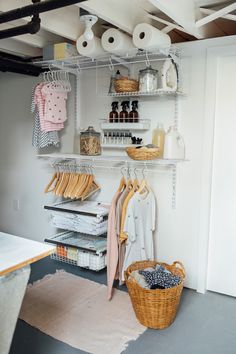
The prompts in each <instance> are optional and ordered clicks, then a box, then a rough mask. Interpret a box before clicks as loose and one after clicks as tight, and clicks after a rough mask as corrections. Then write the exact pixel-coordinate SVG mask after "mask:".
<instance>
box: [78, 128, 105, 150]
mask: <svg viewBox="0 0 236 354" xmlns="http://www.w3.org/2000/svg"><path fill="white" fill-rule="evenodd" d="M80 154H81V155H88V156H96V155H101V134H100V133H99V132H96V131H95V130H94V128H93V127H92V126H89V127H88V129H87V130H85V131H83V132H81V133H80Z"/></svg>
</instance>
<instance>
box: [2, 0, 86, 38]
mask: <svg viewBox="0 0 236 354" xmlns="http://www.w3.org/2000/svg"><path fill="white" fill-rule="evenodd" d="M28 4H31V1H28V0H27V3H26V1H25V0H7V1H5V0H0V11H3V12H7V11H10V10H13V9H16V8H18V7H23V6H25V5H28ZM40 18H41V28H42V29H44V30H46V31H48V32H51V33H54V34H56V35H59V36H62V37H64V38H67V39H70V40H73V41H75V40H76V39H77V38H78V37H79V36H80V35H81V34H82V33H83V26H82V25H81V23H80V21H79V9H78V7H77V6H76V7H75V6H70V7H65V8H61V9H57V10H53V11H49V12H44V13H42V14H40ZM23 21H25V22H26V21H27V22H28V21H29V18H24V19H23Z"/></svg>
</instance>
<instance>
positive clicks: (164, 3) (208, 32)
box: [148, 0, 224, 39]
mask: <svg viewBox="0 0 236 354" xmlns="http://www.w3.org/2000/svg"><path fill="white" fill-rule="evenodd" d="M148 1H149V2H150V3H151V4H152V5H154V6H156V8H158V9H159V10H160V11H162V12H163V13H164V14H165V15H167V16H168V17H169V18H171V19H172V20H173V22H174V23H176V24H178V25H180V26H181V27H182V28H183V29H184V30H185V33H188V34H191V35H192V36H193V37H195V38H197V39H203V38H210V37H217V36H222V35H224V32H223V31H222V30H221V29H220V28H219V27H218V26H217V25H216V24H215V23H214V22H211V23H208V24H206V25H205V26H203V27H197V26H196V20H199V19H201V18H202V16H203V14H202V13H201V12H200V10H199V8H198V7H197V5H196V4H195V1H194V0H175V1H173V0H148ZM180 9H181V11H180ZM177 30H178V29H177Z"/></svg>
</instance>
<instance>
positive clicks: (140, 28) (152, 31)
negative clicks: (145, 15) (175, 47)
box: [133, 23, 171, 51]
mask: <svg viewBox="0 0 236 354" xmlns="http://www.w3.org/2000/svg"><path fill="white" fill-rule="evenodd" d="M133 43H134V45H135V47H137V48H139V49H143V50H147V51H153V50H154V49H157V48H168V47H170V45H171V40H170V36H168V34H166V33H163V32H162V31H160V30H159V29H157V28H156V27H153V26H151V25H149V24H148V23H140V24H138V25H137V26H136V27H135V29H134V32H133Z"/></svg>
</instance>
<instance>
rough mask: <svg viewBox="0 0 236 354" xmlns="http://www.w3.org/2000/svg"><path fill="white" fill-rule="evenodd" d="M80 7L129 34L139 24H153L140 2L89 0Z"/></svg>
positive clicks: (134, 0) (131, 0)
mask: <svg viewBox="0 0 236 354" xmlns="http://www.w3.org/2000/svg"><path fill="white" fill-rule="evenodd" d="M78 6H79V7H80V8H82V9H84V10H86V11H89V12H90V13H92V14H94V15H96V16H98V17H99V18H101V19H102V20H104V21H106V22H108V23H110V24H111V25H113V26H115V27H118V28H120V29H121V30H123V31H125V32H127V33H129V34H132V33H133V30H134V27H135V26H136V25H137V24H138V23H141V22H146V23H150V22H151V20H150V19H149V18H148V16H147V12H146V11H145V10H144V9H143V8H142V7H141V6H140V1H138V0H129V1H127V0H119V1H117V0H99V1H98V0H88V1H85V2H83V3H81V4H78Z"/></svg>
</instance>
